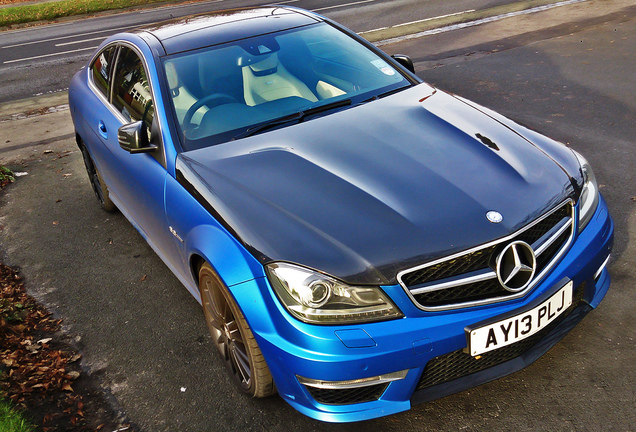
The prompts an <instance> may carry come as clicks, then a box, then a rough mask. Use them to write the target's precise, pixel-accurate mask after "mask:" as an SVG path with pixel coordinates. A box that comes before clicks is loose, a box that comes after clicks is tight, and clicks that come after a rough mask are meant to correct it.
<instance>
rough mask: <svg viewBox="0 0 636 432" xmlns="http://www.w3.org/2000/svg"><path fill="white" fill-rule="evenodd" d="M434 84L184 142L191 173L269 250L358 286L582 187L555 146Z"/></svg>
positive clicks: (527, 215) (519, 219)
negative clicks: (280, 123)
mask: <svg viewBox="0 0 636 432" xmlns="http://www.w3.org/2000/svg"><path fill="white" fill-rule="evenodd" d="M431 91H432V90H431V88H430V87H428V86H427V85H425V84H422V85H418V86H416V87H413V88H411V89H409V90H405V91H403V92H400V93H398V94H395V95H392V96H389V97H386V98H383V99H380V100H377V101H374V102H371V103H368V104H365V105H361V106H357V107H353V108H350V109H347V110H345V111H342V112H338V113H334V114H331V115H328V116H325V117H322V118H317V119H314V120H311V121H308V122H306V123H301V124H297V125H294V126H289V127H286V128H283V129H279V130H276V131H271V132H267V133H263V134H260V135H256V136H253V137H251V138H246V139H242V140H238V141H233V142H228V143H225V144H221V145H217V146H214V147H209V148H205V149H201V150H196V151H191V152H187V153H182V154H181V155H180V156H179V158H178V161H177V170H178V172H179V178H180V181H182V182H184V183H186V184H187V186H188V187H190V188H194V189H196V191H197V195H200V197H199V198H200V199H201V200H203V203H204V204H205V205H206V206H207V207H208V208H211V209H213V213H214V214H215V216H216V217H218V218H220V220H221V222H222V223H224V224H225V226H226V227H228V229H229V230H230V231H231V232H233V233H234V234H235V235H236V236H237V238H238V239H239V240H240V241H242V242H243V244H245V246H246V247H247V248H248V249H249V250H250V251H252V253H253V254H254V255H255V256H256V257H257V258H258V259H259V260H260V261H261V262H263V263H266V262H269V261H278V260H281V261H289V262H294V263H298V264H302V265H305V266H307V267H311V268H314V269H317V270H320V271H323V272H325V273H328V274H331V275H333V276H336V277H338V278H340V279H342V280H344V281H346V282H348V283H352V284H394V283H396V274H397V272H398V271H400V270H403V269H406V268H409V267H412V266H415V265H418V264H422V263H424V262H426V261H429V260H432V259H435V258H438V257H442V256H445V255H448V254H451V253H454V252H458V251H461V250H464V249H467V248H471V247H474V246H477V245H479V244H482V243H486V242H489V241H491V240H494V239H497V238H500V237H503V236H506V235H508V234H510V233H511V232H514V231H516V230H517V229H519V228H521V227H522V226H524V225H525V224H527V223H528V222H530V221H532V220H533V219H535V218H536V217H538V216H540V215H541V214H543V213H544V212H545V211H547V210H548V209H550V208H552V207H554V206H555V205H557V204H558V203H560V202H562V201H564V200H565V199H566V198H567V197H569V196H573V194H574V189H573V187H572V183H571V182H570V178H569V176H568V175H567V173H565V172H564V170H563V169H562V168H561V167H560V166H559V165H558V164H557V163H556V162H554V160H552V159H551V158H550V157H548V156H547V155H546V154H545V153H544V152H542V151H541V150H539V149H538V148H536V147H535V146H533V145H531V144H530V143H529V142H528V141H526V140H525V139H524V138H522V137H521V136H519V135H518V134H517V133H515V132H514V131H512V130H511V129H509V128H507V127H505V126H503V125H502V124H501V123H499V122H497V121H495V120H493V119H492V118H491V117H489V116H487V115H485V114H483V113H482V112H480V111H479V110H477V109H475V108H472V107H470V106H469V105H467V104H466V103H464V102H462V101H460V100H458V99H456V98H455V97H453V96H451V95H448V94H445V93H443V92H441V91H437V92H436V93H435V94H434V95H433V96H430V94H431ZM427 96H430V97H427ZM424 98H425V100H423V101H421V100H422V99H424ZM489 210H496V211H498V212H500V213H501V214H502V215H503V218H504V219H503V222H502V223H500V224H494V223H491V222H489V221H488V220H487V219H486V216H485V215H486V213H487V212H488V211H489Z"/></svg>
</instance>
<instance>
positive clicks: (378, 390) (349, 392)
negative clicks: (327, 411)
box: [305, 383, 389, 405]
mask: <svg viewBox="0 0 636 432" xmlns="http://www.w3.org/2000/svg"><path fill="white" fill-rule="evenodd" d="M388 386H389V383H382V384H375V385H370V386H364V387H356V388H345V389H324V388H317V387H310V386H305V388H306V389H307V390H308V391H309V393H310V394H311V396H312V397H313V398H314V399H315V400H316V402H319V403H322V404H325V405H349V404H356V403H362V402H372V401H375V400H378V399H379V398H380V396H382V393H384V391H385V390H386V388H387V387H388Z"/></svg>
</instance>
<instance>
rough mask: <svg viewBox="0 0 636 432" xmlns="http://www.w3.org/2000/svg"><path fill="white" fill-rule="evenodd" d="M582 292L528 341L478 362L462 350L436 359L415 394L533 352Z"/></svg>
mask: <svg viewBox="0 0 636 432" xmlns="http://www.w3.org/2000/svg"><path fill="white" fill-rule="evenodd" d="M584 292H585V287H584V286H583V285H582V286H580V287H579V288H578V289H577V291H576V292H575V293H574V298H573V299H572V305H571V306H570V307H569V308H568V310H567V311H565V312H564V313H563V314H562V315H561V316H560V317H558V318H557V319H556V320H555V321H554V322H552V323H551V324H550V325H549V326H548V327H546V328H545V329H543V330H542V331H540V332H539V333H536V334H534V335H532V336H530V337H529V338H527V339H524V340H522V341H519V342H517V343H515V344H512V345H509V346H507V347H503V348H500V349H497V350H494V351H490V352H487V353H485V354H482V355H481V357H480V358H479V360H477V359H476V358H475V357H473V356H471V355H470V354H467V353H465V352H464V351H463V350H458V351H454V352H451V353H448V354H445V355H442V356H439V357H435V358H434V359H432V360H430V361H429V362H428V363H427V364H426V367H425V368H424V372H423V373H422V377H421V378H420V381H419V383H418V385H417V388H416V390H422V389H425V388H427V387H432V386H435V385H438V384H442V383H445V382H448V381H452V380H455V379H458V378H462V377H464V376H467V375H470V374H473V373H476V372H480V371H482V370H485V369H488V368H490V367H493V366H496V365H498V364H501V363H505V362H507V361H509V360H512V359H514V358H516V357H518V356H520V355H522V354H523V353H525V352H526V351H528V350H529V349H530V348H532V347H533V346H534V345H535V344H536V343H537V342H539V341H540V340H541V339H543V338H544V337H546V336H547V335H549V333H550V332H551V331H552V330H553V329H554V328H555V327H556V326H557V325H558V324H559V323H560V322H562V321H563V320H564V319H565V318H566V317H567V316H568V315H569V314H570V313H572V311H573V310H574V309H575V308H576V306H577V305H578V304H579V303H580V302H581V301H582V300H583V293H584Z"/></svg>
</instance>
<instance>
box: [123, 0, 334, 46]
mask: <svg viewBox="0 0 636 432" xmlns="http://www.w3.org/2000/svg"><path fill="white" fill-rule="evenodd" d="M319 21H321V20H320V17H319V16H318V15H315V14H309V13H308V12H306V11H301V10H299V9H295V8H286V7H263V8H248V9H247V8H246V9H231V10H223V11H218V12H211V13H204V14H199V15H191V16H187V17H183V18H176V19H173V20H170V21H164V22H161V23H158V24H153V25H149V26H146V27H142V28H140V29H138V30H137V31H136V33H150V34H152V35H153V36H154V37H155V38H157V39H158V40H159V42H160V43H161V44H162V45H163V47H164V49H165V51H166V54H168V55H170V54H175V53H178V52H183V51H190V50H194V49H198V48H203V47H206V46H212V45H218V44H222V43H225V42H230V41H233V40H238V39H244V38H248V37H251V36H256V35H260V34H266V33H272V32H277V31H281V30H288V29H291V28H295V27H301V26H305V25H309V24H313V23H316V22H319Z"/></svg>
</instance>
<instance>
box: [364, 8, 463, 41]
mask: <svg viewBox="0 0 636 432" xmlns="http://www.w3.org/2000/svg"><path fill="white" fill-rule="evenodd" d="M469 12H475V9H469V10H465V11H462V12H455V13H451V14H446V15H438V16H434V17H431V18H424V19H421V20H417V21H411V22H406V23H402V24H396V25H394V26H390V27H380V28H377V29H373V30H365V31H363V32H360V33H358V34H359V35H362V34H365V33H371V32H375V31H380V30H386V29H390V28H394V27H402V26H405V25H409V24H417V23H421V22H425V21H432V20H435V19H438V18H446V17H449V16H455V15H461V14H465V13H469Z"/></svg>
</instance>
